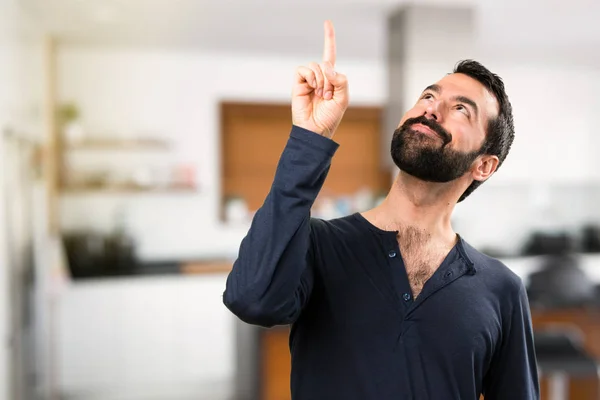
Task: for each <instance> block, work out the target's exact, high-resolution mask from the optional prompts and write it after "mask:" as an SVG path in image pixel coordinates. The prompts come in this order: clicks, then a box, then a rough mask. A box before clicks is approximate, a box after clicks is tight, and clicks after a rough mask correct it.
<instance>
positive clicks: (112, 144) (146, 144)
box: [65, 139, 171, 150]
mask: <svg viewBox="0 0 600 400" xmlns="http://www.w3.org/2000/svg"><path fill="white" fill-rule="evenodd" d="M170 147H171V144H170V143H168V142H166V141H162V140H158V139H137V140H119V139H106V140H105V139H98V140H86V141H83V142H80V143H73V144H68V145H66V147H65V148H66V149H67V150H168V149H170Z"/></svg>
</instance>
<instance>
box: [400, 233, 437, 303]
mask: <svg viewBox="0 0 600 400" xmlns="http://www.w3.org/2000/svg"><path fill="white" fill-rule="evenodd" d="M399 246H400V252H401V255H402V261H403V263H404V268H405V269H406V275H407V278H408V283H409V284H410V288H411V290H412V295H413V297H415V298H416V297H418V296H419V294H421V291H422V290H423V286H425V283H426V282H427V281H428V280H429V279H430V278H431V277H432V276H433V274H434V273H435V271H436V270H437V269H438V268H439V266H440V265H441V264H442V262H443V261H444V259H445V258H446V256H447V254H448V250H446V249H440V248H437V249H436V248H433V249H431V248H427V247H426V246H412V247H411V246H407V245H406V244H404V245H403V244H402V242H399Z"/></svg>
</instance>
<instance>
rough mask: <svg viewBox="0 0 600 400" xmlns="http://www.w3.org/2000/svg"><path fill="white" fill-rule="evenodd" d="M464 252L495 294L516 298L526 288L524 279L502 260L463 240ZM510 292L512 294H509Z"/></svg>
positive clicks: (482, 281)
mask: <svg viewBox="0 0 600 400" xmlns="http://www.w3.org/2000/svg"><path fill="white" fill-rule="evenodd" d="M462 245H463V249H464V252H465V253H466V255H467V257H468V258H469V260H470V261H471V262H472V263H473V267H474V269H475V275H476V276H477V277H478V279H479V280H481V283H482V284H483V285H485V287H486V288H488V289H489V290H490V291H491V292H492V293H493V294H497V295H498V296H501V297H503V298H507V299H508V298H512V299H515V298H517V297H519V296H520V295H521V292H522V291H523V290H524V285H523V281H522V279H521V278H520V277H519V276H518V275H517V274H516V273H515V272H514V271H512V270H511V269H510V268H509V267H508V266H507V265H506V264H504V263H503V262H502V261H500V260H498V259H496V258H494V257H490V256H488V255H486V254H483V253H481V252H480V251H478V250H476V249H475V248H474V247H472V246H471V245H470V244H468V243H467V242H466V241H464V240H462ZM509 294H510V296H508V295H509Z"/></svg>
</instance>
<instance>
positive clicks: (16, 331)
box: [0, 0, 43, 399]
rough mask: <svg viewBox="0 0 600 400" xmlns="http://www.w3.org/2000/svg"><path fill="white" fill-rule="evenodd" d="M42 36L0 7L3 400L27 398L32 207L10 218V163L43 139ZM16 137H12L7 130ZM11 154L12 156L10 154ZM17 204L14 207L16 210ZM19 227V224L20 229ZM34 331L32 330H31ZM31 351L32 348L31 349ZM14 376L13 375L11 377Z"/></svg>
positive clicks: (5, 5) (26, 19)
mask: <svg viewBox="0 0 600 400" xmlns="http://www.w3.org/2000/svg"><path fill="white" fill-rule="evenodd" d="M41 57H42V52H41V33H40V32H39V31H38V29H37V26H36V24H35V23H34V21H33V20H32V19H31V18H30V16H29V15H27V14H26V13H25V12H24V11H23V10H22V9H21V8H20V6H19V4H18V2H17V1H13V0H4V1H2V4H1V5H0V135H1V136H0V155H1V156H0V160H1V161H0V162H2V168H1V171H0V265H1V268H0V271H1V273H0V399H9V398H10V399H20V398H22V396H25V394H24V387H23V385H24V383H23V379H24V376H23V375H22V372H23V368H24V367H23V362H24V361H25V362H26V360H24V357H25V355H24V353H23V340H26V338H24V337H23V336H22V335H23V334H24V332H23V328H22V324H21V323H20V321H21V320H22V317H23V316H22V314H21V310H22V308H21V306H22V304H21V301H20V299H22V296H23V293H21V288H20V287H18V286H17V287H15V277H18V276H19V274H20V273H21V271H20V270H18V268H20V267H23V266H24V262H23V257H24V253H23V252H24V251H25V249H26V246H28V245H30V244H31V241H32V237H31V233H32V232H31V231H30V229H31V228H32V227H31V226H23V225H22V223H27V220H28V213H29V212H30V211H31V210H29V209H28V208H27V204H26V203H25V204H17V205H16V209H13V213H12V214H10V215H5V213H6V210H7V207H8V201H7V200H8V199H11V200H13V199H15V198H18V197H16V196H17V195H14V194H13V197H12V198H11V193H10V190H9V189H11V188H12V189H14V188H15V187H16V186H15V183H16V184H17V186H18V184H22V183H23V182H16V174H17V173H18V171H16V170H15V169H16V166H15V164H14V163H13V164H9V161H10V160H14V159H15V157H16V156H17V152H16V151H17V149H18V148H19V147H21V145H19V144H18V141H17V140H15V139H14V138H16V137H19V138H23V137H28V138H38V139H39V137H40V136H41V135H42V120H41V99H42V91H43V85H42V82H43V73H42V67H43V64H42V62H41ZM7 131H11V132H13V134H14V136H12V138H11V139H8V138H7V137H6V136H5V132H7ZM9 151H10V152H11V154H10V155H9V154H8V152H9ZM14 206H15V204H13V207H14ZM15 224H17V225H15ZM28 333H30V332H28ZM28 350H29V349H28ZM11 374H12V376H11Z"/></svg>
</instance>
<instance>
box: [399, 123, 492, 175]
mask: <svg viewBox="0 0 600 400" xmlns="http://www.w3.org/2000/svg"><path fill="white" fill-rule="evenodd" d="M415 124H422V125H424V126H426V127H428V128H429V129H431V130H432V131H434V132H435V133H436V134H437V135H438V136H439V138H435V137H432V136H430V135H427V134H424V133H422V132H418V131H416V130H414V129H412V126H413V125H415ZM439 139H441V140H442V143H440V140H439ZM451 141H452V135H451V134H450V132H448V131H446V130H445V129H444V128H443V127H442V126H441V125H440V124H438V123H437V122H435V121H434V120H431V119H428V118H426V117H425V116H420V117H416V118H409V119H407V120H406V121H405V122H404V123H403V124H402V126H400V127H399V128H398V129H396V130H395V131H394V136H393V138H392V145H391V154H392V159H393V160H394V163H395V164H396V166H397V167H398V168H400V170H401V171H403V172H405V173H407V174H409V175H411V176H414V177H415V178H417V179H420V180H422V181H425V182H438V183H444V182H450V181H453V180H455V179H457V178H459V177H461V176H462V175H464V174H465V173H466V172H467V171H468V170H469V168H470V167H471V165H472V164H473V161H475V159H476V158H477V157H478V156H479V155H480V154H481V149H479V150H476V151H473V152H468V153H465V152H461V151H457V150H454V149H451V148H448V147H447V145H448V144H449V143H450V142H451ZM482 148H483V146H482Z"/></svg>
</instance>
